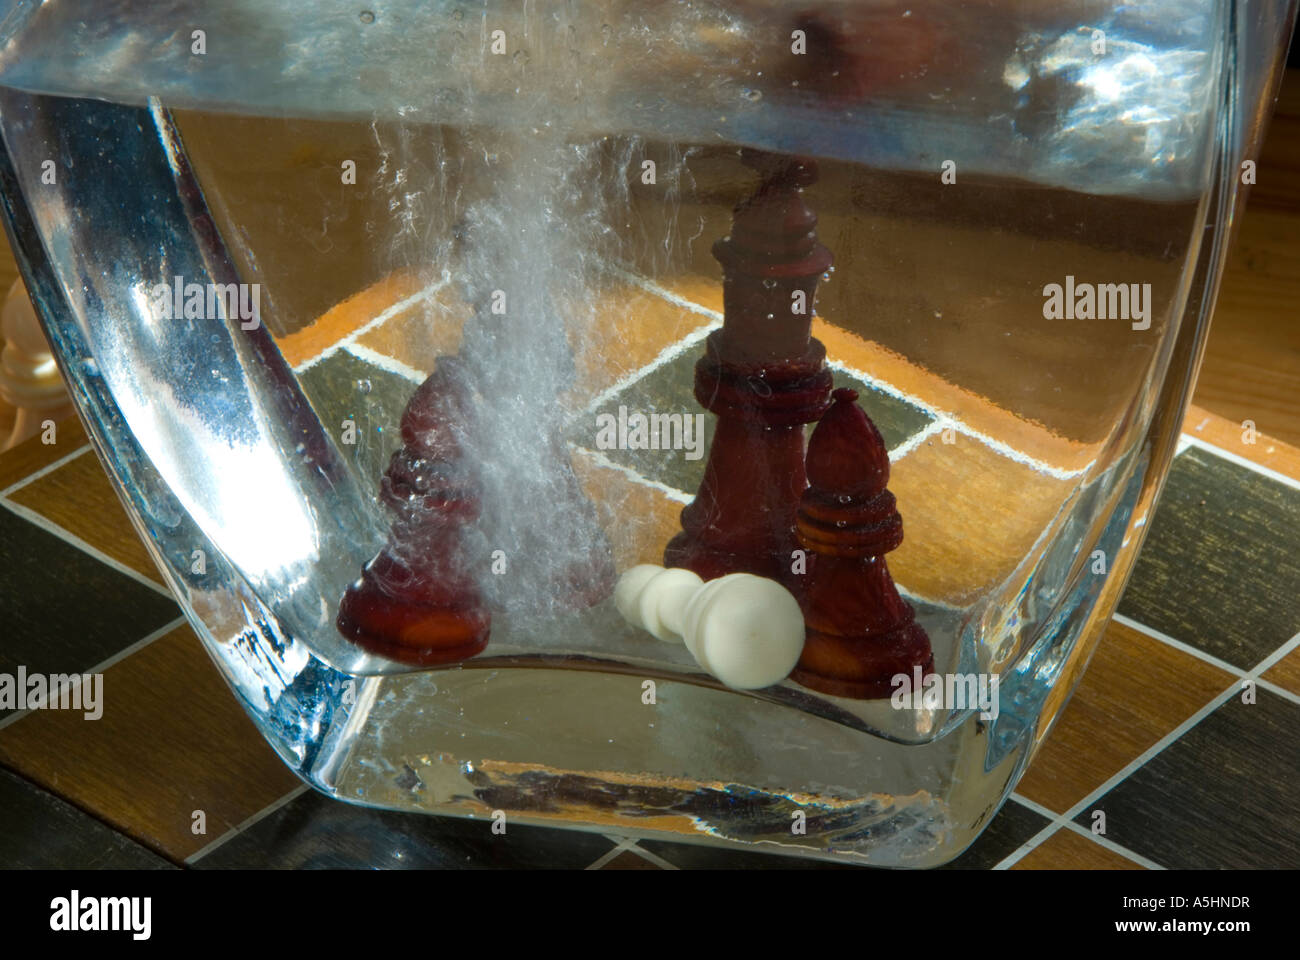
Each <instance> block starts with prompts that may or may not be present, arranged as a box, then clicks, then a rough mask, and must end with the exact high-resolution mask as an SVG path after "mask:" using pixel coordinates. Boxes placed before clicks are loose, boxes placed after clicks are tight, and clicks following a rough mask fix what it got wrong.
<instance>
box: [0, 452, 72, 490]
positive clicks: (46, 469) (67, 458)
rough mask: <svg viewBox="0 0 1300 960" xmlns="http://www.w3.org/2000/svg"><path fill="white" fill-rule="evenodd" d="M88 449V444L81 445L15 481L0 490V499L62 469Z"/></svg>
mask: <svg viewBox="0 0 1300 960" xmlns="http://www.w3.org/2000/svg"><path fill="white" fill-rule="evenodd" d="M89 449H90V444H88V443H83V444H82V445H81V446H79V447H78V448H77V449H76V450H73V451H72V452H71V453H68V454H65V455H64V456H62V457H59V459H57V460H55V461H54V462H53V463H47V464H46V465H45V466H43V467H41V468H40V469H39V470H34V471H32V472H31V473H29V474H27V476H25V477H23V478H22V479H20V480H17V481H15V482H14V483H11V484H10V485H9V486H7V487H5V488H4V489H3V490H0V499H4V498H5V497H7V496H9V495H10V494H11V493H15V492H17V491H19V490H21V489H22V488H23V487H25V486H27V485H28V484H29V483H31V482H33V481H34V480H39V479H41V477H44V476H48V475H49V474H51V473H53V472H54V471H55V470H57V469H59V467H62V466H64V465H65V464H69V463H71V462H72V461H73V460H76V459H77V457H79V456H81V455H82V454H83V453H85V452H86V451H87V450H89Z"/></svg>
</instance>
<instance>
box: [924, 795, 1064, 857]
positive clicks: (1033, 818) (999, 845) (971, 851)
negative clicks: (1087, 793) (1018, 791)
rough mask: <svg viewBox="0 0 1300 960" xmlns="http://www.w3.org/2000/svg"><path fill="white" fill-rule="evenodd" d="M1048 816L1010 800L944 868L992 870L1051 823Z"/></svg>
mask: <svg viewBox="0 0 1300 960" xmlns="http://www.w3.org/2000/svg"><path fill="white" fill-rule="evenodd" d="M1048 822H1049V821H1048V819H1047V818H1046V817H1044V816H1043V815H1041V814H1038V813H1035V812H1034V811H1033V810H1030V809H1029V808H1028V807H1026V806H1023V805H1021V804H1019V803H1017V802H1016V801H1015V800H1008V801H1007V802H1006V803H1004V804H1003V805H1002V809H1001V810H999V811H998V814H997V816H995V817H994V818H993V822H992V823H990V824H989V825H988V829H987V830H985V831H984V832H983V833H981V834H980V835H979V837H978V838H976V840H975V842H974V843H972V844H971V845H970V846H969V847H967V848H966V852H965V853H963V854H962V855H961V856H960V857H958V858H957V859H956V860H954V861H952V863H948V864H945V865H944V866H943V867H942V869H944V870H988V869H991V868H992V867H995V866H997V865H998V864H999V863H1001V862H1002V861H1003V860H1005V859H1006V858H1007V857H1009V856H1011V854H1013V853H1015V852H1016V851H1017V850H1019V849H1020V848H1021V847H1022V846H1023V845H1024V844H1025V843H1026V842H1027V841H1028V840H1030V839H1031V838H1032V837H1033V836H1034V834H1036V833H1038V831H1040V830H1042V829H1043V827H1045V826H1047V824H1048Z"/></svg>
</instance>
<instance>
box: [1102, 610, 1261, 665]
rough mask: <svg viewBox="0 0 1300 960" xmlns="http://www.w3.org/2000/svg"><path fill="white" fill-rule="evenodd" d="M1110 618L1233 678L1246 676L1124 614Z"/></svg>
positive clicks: (1116, 614)
mask: <svg viewBox="0 0 1300 960" xmlns="http://www.w3.org/2000/svg"><path fill="white" fill-rule="evenodd" d="M1110 618H1111V619H1112V620H1114V621H1115V622H1116V623H1118V624H1122V625H1123V626H1126V627H1128V628H1129V629H1130V630H1136V631H1137V632H1138V633H1141V634H1145V635H1146V636H1148V637H1150V638H1151V639H1152V640H1159V641H1160V642H1161V643H1163V644H1166V645H1168V646H1171V647H1173V648H1174V649H1175V650H1181V651H1182V652H1183V653H1186V654H1190V655H1191V656H1193V657H1195V658H1196V659H1197V660H1204V661H1205V662H1206V663H1208V664H1210V665H1211V666H1214V667H1218V668H1219V669H1220V670H1223V671H1226V672H1227V673H1230V674H1232V675H1233V676H1234V677H1237V678H1239V679H1240V678H1242V677H1245V676H1246V671H1245V670H1243V669H1241V667H1234V666H1233V665H1232V664H1230V663H1228V662H1227V661H1226V660H1220V659H1219V658H1218V657H1216V656H1214V654H1212V653H1206V652H1205V651H1204V650H1198V649H1197V648H1196V647H1193V646H1192V645H1191V644H1189V643H1183V641H1181V640H1175V639H1174V638H1173V637H1171V636H1169V635H1168V634H1167V633H1161V632H1160V631H1159V630H1156V629H1154V628H1152V627H1148V626H1147V625H1146V624H1145V623H1139V622H1138V621H1137V620H1134V619H1132V618H1131V617H1126V616H1124V614H1122V613H1120V612H1119V611H1118V610H1117V611H1115V612H1114V613H1113V614H1111V617H1110Z"/></svg>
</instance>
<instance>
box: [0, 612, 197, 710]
mask: <svg viewBox="0 0 1300 960" xmlns="http://www.w3.org/2000/svg"><path fill="white" fill-rule="evenodd" d="M185 622H186V620H185V618H184V617H177V618H176V619H175V620H173V621H171V623H168V624H164V625H163V626H161V627H159V628H158V629H157V630H155V631H154V632H153V633H151V634H149V635H148V636H146V637H143V638H142V639H140V640H137V641H136V642H135V643H133V644H131V645H130V646H128V647H123V648H122V649H121V650H119V651H117V653H115V654H113V655H112V656H111V657H109V658H108V659H107V660H104V661H102V662H100V663H97V664H95V665H94V666H93V667H91V668H90V669H89V670H77V671H74V672H76V673H81V674H90V675H94V674H96V673H104V672H106V671H107V670H108V668H109V667H111V666H113V665H114V664H116V663H119V662H121V661H122V660H125V659H126V658H127V657H129V656H131V654H133V653H136V652H138V651H140V650H143V649H144V648H145V647H147V646H149V644H151V643H153V642H154V641H155V640H159V639H161V638H162V637H165V636H167V634H169V633H171V632H172V631H173V630H175V629H176V628H177V627H181V626H183V625H184V624H185ZM42 702H43V701H42ZM39 709H43V708H41V707H30V708H28V709H26V710H19V711H17V712H16V713H11V714H10V715H9V716H7V717H5V718H4V719H3V720H0V730H3V729H4V728H5V727H7V726H9V725H10V724H11V723H17V722H18V721H19V720H21V719H22V718H23V717H25V716H27V714H29V713H31V712H32V711H33V710H39Z"/></svg>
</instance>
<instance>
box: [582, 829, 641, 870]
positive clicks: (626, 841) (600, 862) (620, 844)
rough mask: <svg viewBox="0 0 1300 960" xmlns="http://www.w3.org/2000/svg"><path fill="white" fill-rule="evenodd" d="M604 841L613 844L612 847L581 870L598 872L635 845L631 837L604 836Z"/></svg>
mask: <svg viewBox="0 0 1300 960" xmlns="http://www.w3.org/2000/svg"><path fill="white" fill-rule="evenodd" d="M605 839H606V840H609V841H611V842H613V844H614V846H613V847H612V848H611V849H610V850H609V852H607V853H604V854H601V855H600V856H599V857H597V858H596V859H595V860H593V861H592V862H591V863H589V864H587V866H586V867H584V868H583V869H585V870H599V869H600V868H601V867H603V866H604V865H605V864H607V863H609V861H611V860H613V859H614V858H615V857H617V856H618V855H619V854H620V853H622V852H623V851H624V850H627V849H628V848H629V847H631V846H633V845H634V844H635V843H636V840H634V839H633V838H632V837H613V836H605Z"/></svg>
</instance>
